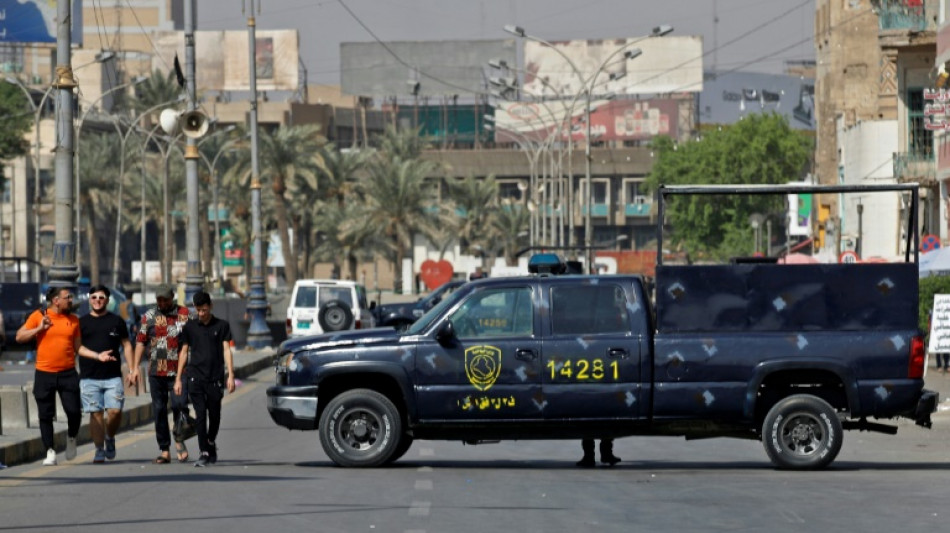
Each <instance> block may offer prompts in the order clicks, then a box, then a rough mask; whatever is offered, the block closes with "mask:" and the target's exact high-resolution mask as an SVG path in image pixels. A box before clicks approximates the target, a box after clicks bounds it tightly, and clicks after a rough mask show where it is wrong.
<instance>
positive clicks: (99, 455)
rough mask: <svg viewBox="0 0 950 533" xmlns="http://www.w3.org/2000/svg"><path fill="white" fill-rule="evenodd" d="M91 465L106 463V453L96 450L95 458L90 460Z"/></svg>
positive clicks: (100, 449)
mask: <svg viewBox="0 0 950 533" xmlns="http://www.w3.org/2000/svg"><path fill="white" fill-rule="evenodd" d="M92 462H93V463H104V462H106V451H105V450H103V449H102V448H96V456H95V457H93V458H92Z"/></svg>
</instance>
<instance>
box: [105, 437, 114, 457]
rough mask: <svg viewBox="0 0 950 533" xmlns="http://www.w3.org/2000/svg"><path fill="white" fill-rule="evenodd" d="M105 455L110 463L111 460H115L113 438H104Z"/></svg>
mask: <svg viewBox="0 0 950 533" xmlns="http://www.w3.org/2000/svg"><path fill="white" fill-rule="evenodd" d="M105 454H106V459H109V460H110V461H111V460H112V459H115V437H113V438H111V439H110V438H109V437H106V452H105Z"/></svg>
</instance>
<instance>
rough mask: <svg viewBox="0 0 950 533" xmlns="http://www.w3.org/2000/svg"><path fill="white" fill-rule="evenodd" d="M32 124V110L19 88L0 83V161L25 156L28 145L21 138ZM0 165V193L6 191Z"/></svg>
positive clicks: (2, 166) (2, 167)
mask: <svg viewBox="0 0 950 533" xmlns="http://www.w3.org/2000/svg"><path fill="white" fill-rule="evenodd" d="M32 124H33V110H32V108H31V107H30V103H29V102H27V101H26V95H25V94H23V91H21V90H20V89H19V87H16V86H14V85H13V84H10V83H0V161H7V160H10V159H13V158H16V157H20V156H22V155H25V154H26V153H27V152H28V151H29V147H30V145H29V143H28V142H27V141H26V139H25V138H24V137H23V136H24V135H25V134H26V132H27V131H28V130H29V128H30V126H31V125H32ZM3 170H4V165H0V191H4V190H5V189H6V186H7V184H6V181H7V178H6V176H4V174H3Z"/></svg>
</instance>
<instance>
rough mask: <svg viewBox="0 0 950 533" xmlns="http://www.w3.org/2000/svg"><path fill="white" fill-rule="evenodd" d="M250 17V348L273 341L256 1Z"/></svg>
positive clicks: (251, 1)
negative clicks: (267, 273) (259, 151)
mask: <svg viewBox="0 0 950 533" xmlns="http://www.w3.org/2000/svg"><path fill="white" fill-rule="evenodd" d="M249 2H250V5H251V10H250V11H251V16H249V17H248V18H247V41H248V54H249V55H248V71H249V74H250V85H251V86H250V89H251V95H250V96H251V101H250V107H251V111H250V123H251V124H250V126H251V238H252V239H253V244H252V249H251V255H252V258H251V264H252V266H251V286H250V290H249V291H248V299H247V313H248V315H249V316H250V319H251V323H250V325H249V326H248V329H247V343H248V345H249V346H250V347H251V348H265V347H267V346H270V344H271V342H272V339H271V335H270V329H269V328H268V327H267V320H266V318H265V316H266V313H267V292H266V291H265V288H264V257H263V256H264V243H263V240H262V239H261V232H262V228H261V167H260V159H259V158H258V155H257V148H258V138H257V137H258V132H257V68H256V66H255V65H256V63H255V61H256V58H257V42H256V31H255V26H256V23H255V21H254V15H253V13H254V0H249Z"/></svg>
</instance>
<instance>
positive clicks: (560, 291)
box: [551, 283, 630, 335]
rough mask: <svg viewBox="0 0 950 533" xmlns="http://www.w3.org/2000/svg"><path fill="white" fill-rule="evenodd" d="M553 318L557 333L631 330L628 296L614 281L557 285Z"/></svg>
mask: <svg viewBox="0 0 950 533" xmlns="http://www.w3.org/2000/svg"><path fill="white" fill-rule="evenodd" d="M551 321H552V323H551V328H552V331H553V333H554V334H555V335H591V334H597V333H629V332H630V316H629V312H628V307H627V296H626V294H625V293H624V292H623V288H622V287H620V286H619V285H615V284H611V283H602V284H598V285H574V286H563V287H554V288H552V289H551Z"/></svg>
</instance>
